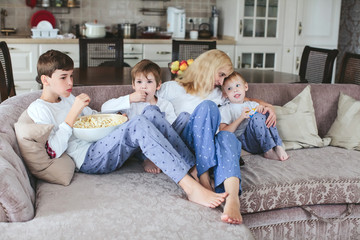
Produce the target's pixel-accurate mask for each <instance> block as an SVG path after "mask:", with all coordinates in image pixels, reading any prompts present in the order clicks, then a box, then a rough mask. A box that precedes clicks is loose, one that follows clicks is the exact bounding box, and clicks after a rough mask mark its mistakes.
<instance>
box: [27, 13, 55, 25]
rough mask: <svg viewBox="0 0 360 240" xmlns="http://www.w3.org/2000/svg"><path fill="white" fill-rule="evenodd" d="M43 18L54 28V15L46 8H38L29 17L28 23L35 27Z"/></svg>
mask: <svg viewBox="0 0 360 240" xmlns="http://www.w3.org/2000/svg"><path fill="white" fill-rule="evenodd" d="M44 20H45V21H48V22H50V23H51V25H52V27H53V28H55V26H56V20H55V17H54V15H53V14H52V13H51V12H49V11H47V10H40V11H37V12H35V13H34V14H33V15H32V17H31V20H30V25H31V27H36V26H37V25H38V24H39V22H41V21H44Z"/></svg>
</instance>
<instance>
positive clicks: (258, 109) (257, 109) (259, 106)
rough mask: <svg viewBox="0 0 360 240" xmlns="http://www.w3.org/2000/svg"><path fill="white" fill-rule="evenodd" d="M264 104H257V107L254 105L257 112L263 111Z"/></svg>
mask: <svg viewBox="0 0 360 240" xmlns="http://www.w3.org/2000/svg"><path fill="white" fill-rule="evenodd" d="M264 108H265V107H264V105H261V104H259V105H258V106H257V107H256V111H257V112H259V113H262V112H263V111H264Z"/></svg>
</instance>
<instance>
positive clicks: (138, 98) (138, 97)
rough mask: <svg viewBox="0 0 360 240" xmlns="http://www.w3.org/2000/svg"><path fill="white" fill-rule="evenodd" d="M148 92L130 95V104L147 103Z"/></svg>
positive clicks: (137, 92)
mask: <svg viewBox="0 0 360 240" xmlns="http://www.w3.org/2000/svg"><path fill="white" fill-rule="evenodd" d="M146 96H147V94H146V92H145V91H143V90H140V91H136V92H133V93H132V94H130V97H129V99H130V103H133V102H145V101H146Z"/></svg>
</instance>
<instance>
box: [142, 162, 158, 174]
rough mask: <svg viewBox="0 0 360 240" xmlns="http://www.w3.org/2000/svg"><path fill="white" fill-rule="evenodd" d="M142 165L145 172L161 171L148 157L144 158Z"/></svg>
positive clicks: (155, 172)
mask: <svg viewBox="0 0 360 240" xmlns="http://www.w3.org/2000/svg"><path fill="white" fill-rule="evenodd" d="M142 165H143V167H144V170H145V172H148V173H154V174H158V173H161V169H160V168H159V167H158V166H156V165H155V164H154V163H153V162H152V161H150V160H149V159H145V160H144V162H143V164H142Z"/></svg>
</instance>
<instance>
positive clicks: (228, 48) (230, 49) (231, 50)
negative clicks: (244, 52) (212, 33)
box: [216, 44, 235, 66]
mask: <svg viewBox="0 0 360 240" xmlns="http://www.w3.org/2000/svg"><path fill="white" fill-rule="evenodd" d="M216 48H217V49H219V50H221V51H223V52H225V53H226V54H227V55H228V56H229V57H230V59H231V62H232V63H233V65H234V66H235V45H220V44H217V45H216Z"/></svg>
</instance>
